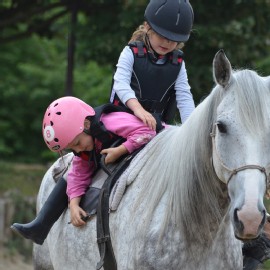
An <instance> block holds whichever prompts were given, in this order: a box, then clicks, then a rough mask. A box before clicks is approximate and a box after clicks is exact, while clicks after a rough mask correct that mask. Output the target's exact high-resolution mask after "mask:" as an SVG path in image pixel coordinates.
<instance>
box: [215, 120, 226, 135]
mask: <svg viewBox="0 0 270 270" xmlns="http://www.w3.org/2000/svg"><path fill="white" fill-rule="evenodd" d="M217 127H218V130H219V132H220V133H226V132H227V128H226V125H225V124H224V123H222V122H217Z"/></svg>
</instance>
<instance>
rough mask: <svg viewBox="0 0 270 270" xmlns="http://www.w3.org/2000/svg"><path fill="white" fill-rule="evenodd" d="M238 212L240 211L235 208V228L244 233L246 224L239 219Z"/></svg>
mask: <svg viewBox="0 0 270 270" xmlns="http://www.w3.org/2000/svg"><path fill="white" fill-rule="evenodd" d="M238 211H239V209H238V208H235V209H234V212H233V219H234V226H235V228H236V229H237V230H238V231H242V230H243V229H244V224H243V223H242V221H240V220H239V218H238Z"/></svg>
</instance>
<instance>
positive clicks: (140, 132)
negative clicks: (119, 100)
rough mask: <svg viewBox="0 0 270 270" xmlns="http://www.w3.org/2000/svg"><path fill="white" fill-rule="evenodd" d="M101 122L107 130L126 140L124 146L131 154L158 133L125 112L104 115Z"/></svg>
mask: <svg viewBox="0 0 270 270" xmlns="http://www.w3.org/2000/svg"><path fill="white" fill-rule="evenodd" d="M101 121H102V122H103V124H104V125H105V127H106V129H107V130H109V131H111V132H113V133H115V134H117V135H118V136H121V137H123V138H125V139H126V141H125V142H124V143H123V145H124V146H125V147H126V148H127V150H128V152H129V153H132V152H133V151H134V150H136V149H138V148H139V147H141V146H142V145H144V144H146V143H148V142H149V141H150V140H151V139H152V138H153V137H154V136H155V135H156V131H154V130H151V129H150V128H149V127H148V126H147V125H145V124H144V123H143V122H142V121H141V120H140V119H139V118H138V117H136V116H134V115H132V114H130V113H125V112H112V113H109V114H102V116H101Z"/></svg>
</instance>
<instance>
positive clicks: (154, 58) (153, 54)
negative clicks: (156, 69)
mask: <svg viewBox="0 0 270 270" xmlns="http://www.w3.org/2000/svg"><path fill="white" fill-rule="evenodd" d="M150 30H151V28H149V29H148V30H147V32H146V37H145V41H146V43H147V44H146V45H147V47H148V48H150V50H148V52H149V53H150V56H151V59H152V60H153V61H155V62H156V61H157V60H158V57H159V54H158V53H157V52H156V51H155V50H154V49H153V47H152V45H151V42H150V39H149V36H148V32H149V31H150Z"/></svg>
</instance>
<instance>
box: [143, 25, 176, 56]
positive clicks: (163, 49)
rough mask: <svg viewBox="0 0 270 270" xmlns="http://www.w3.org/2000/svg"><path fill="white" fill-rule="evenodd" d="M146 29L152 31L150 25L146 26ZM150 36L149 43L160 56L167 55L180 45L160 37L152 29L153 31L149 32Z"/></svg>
mask: <svg viewBox="0 0 270 270" xmlns="http://www.w3.org/2000/svg"><path fill="white" fill-rule="evenodd" d="M145 27H146V29H147V30H150V26H149V25H148V24H146V25H145ZM148 36H149V41H150V43H151V46H152V48H153V50H154V51H155V52H156V53H157V54H159V55H165V54H167V53H169V52H171V51H173V50H174V49H175V48H176V46H177V44H178V43H177V42H175V41H171V40H168V39H166V38H164V37H162V36H160V35H159V34H158V33H156V32H155V31H153V30H152V29H151V31H149V32H148Z"/></svg>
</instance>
